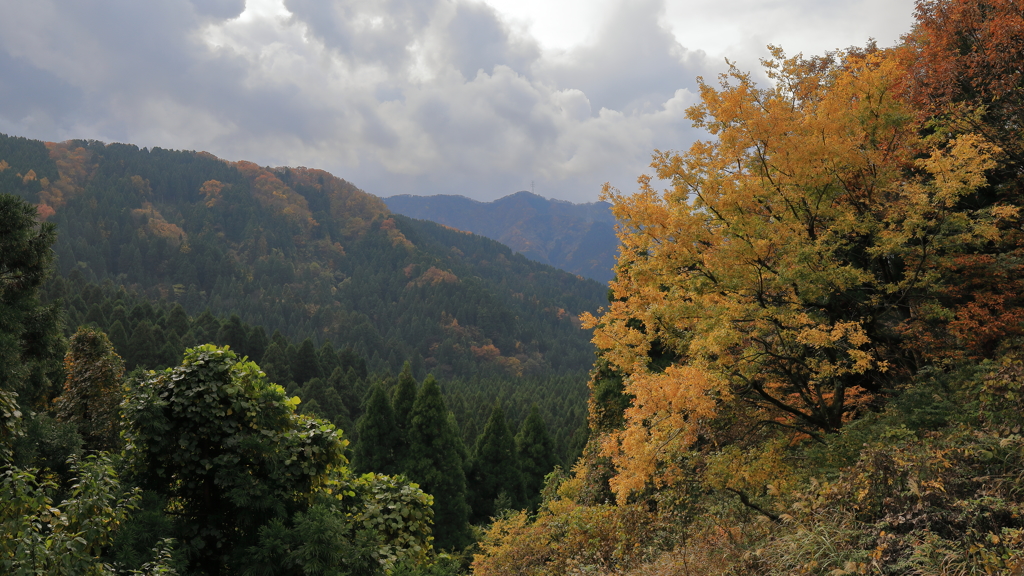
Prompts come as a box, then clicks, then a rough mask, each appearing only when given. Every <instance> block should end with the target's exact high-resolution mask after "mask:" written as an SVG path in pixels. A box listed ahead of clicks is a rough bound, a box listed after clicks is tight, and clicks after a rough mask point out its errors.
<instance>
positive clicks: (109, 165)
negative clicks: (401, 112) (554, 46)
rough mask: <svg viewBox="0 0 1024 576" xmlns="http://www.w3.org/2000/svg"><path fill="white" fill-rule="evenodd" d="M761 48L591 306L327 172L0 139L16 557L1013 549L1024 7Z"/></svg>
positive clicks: (41, 569)
mask: <svg viewBox="0 0 1024 576" xmlns="http://www.w3.org/2000/svg"><path fill="white" fill-rule="evenodd" d="M771 53H772V57H771V58H770V59H767V60H766V61H764V62H763V65H764V66H765V72H766V74H767V76H768V77H769V78H770V80H771V82H769V83H767V84H766V85H758V84H757V83H755V82H754V81H753V79H752V76H751V74H749V73H747V72H745V71H743V70H740V69H738V68H735V67H733V68H731V69H730V71H729V72H728V73H727V74H724V75H722V76H721V77H720V78H719V79H718V82H716V83H713V84H712V83H710V82H707V81H704V80H701V81H700V100H699V102H697V103H696V104H695V105H694V106H692V107H691V108H690V109H689V111H688V115H689V117H690V118H691V119H692V120H693V122H694V124H695V125H696V126H697V127H699V128H702V129H705V130H706V131H707V133H708V138H707V140H705V141H700V142H697V143H695V144H694V145H693V146H692V147H691V148H689V149H688V150H686V151H662V152H656V153H655V155H654V159H653V163H652V167H653V168H654V170H655V171H656V175H657V177H658V178H659V179H660V180H662V181H663V182H664V183H665V184H664V185H656V183H655V179H654V178H653V177H642V178H641V179H640V180H639V182H640V189H639V190H638V191H636V192H634V193H623V192H620V191H618V190H615V189H613V188H610V187H606V189H605V190H604V193H603V198H604V199H605V200H607V201H608V202H609V203H610V204H611V210H612V213H613V214H614V217H615V218H616V219H617V221H618V222H620V223H621V226H620V227H619V228H618V244H619V249H618V257H617V260H616V264H615V277H614V279H613V280H611V281H610V282H609V287H610V290H609V292H608V294H607V299H606V300H605V301H604V302H603V303H600V304H603V306H600V304H599V301H600V300H601V299H602V296H603V294H602V292H603V290H604V288H603V287H601V286H600V285H597V284H594V283H591V282H585V281H582V280H580V279H578V278H576V277H574V276H572V275H569V274H566V273H562V272H559V271H556V270H554V269H553V268H550V267H547V266H543V265H540V264H537V263H534V262H530V261H528V260H527V259H526V258H525V257H523V256H516V255H513V254H512V252H511V250H509V249H508V248H505V247H501V246H500V245H497V244H495V243H493V242H492V241H490V240H488V239H485V238H481V237H479V236H475V235H472V234H468V233H465V232H461V231H459V230H454V229H450V228H446V227H443V226H440V225H436V224H432V223H428V222H423V221H417V220H412V219H409V218H406V217H402V216H397V215H393V214H390V213H389V212H388V211H387V208H386V207H385V206H384V205H383V204H382V203H381V201H379V200H378V199H375V198H374V197H371V196H368V195H365V194H363V193H362V192H360V191H358V190H357V189H355V188H354V187H353V186H351V185H350V184H348V183H346V182H344V181H342V180H339V179H336V178H334V177H332V176H330V175H329V174H327V173H324V172H320V171H316V170H310V169H305V168H294V169H287V168H282V169H274V170H271V169H267V168H261V167H259V166H256V165H253V164H249V163H245V162H239V163H227V162H224V161H221V160H218V159H216V158H213V157H211V156H209V155H207V154H203V153H193V152H171V151H165V150H160V149H154V150H139V149H137V148H135V147H133V146H128V145H121V144H113V145H104V144H101V143H97V142H81V141H72V142H66V143H62V144H44V143H41V142H34V141H29V140H25V139H21V138H15V137H0V187H2V188H0V534H3V535H4V536H5V537H4V538H0V565H2V566H3V569H4V570H7V571H8V572H10V573H13V574H68V575H71V574H76V575H77V574H101V575H121V574H146V575H149V574H163V575H172V574H182V575H220V574H275V575H276V574H281V575H289V576H299V575H309V574H334V575H360V576H363V575H367V576H373V575H395V576H401V575H404V576H454V575H456V574H466V573H472V574H475V575H476V576H506V575H518V576H547V575H555V576H569V575H580V574H589V575H596V576H634V575H635V576H639V575H644V576H702V575H708V576H710V575H736V576H739V575H750V574H754V575H764V576H783V575H786V576H789V575H793V574H800V575H815V576H844V575H854V574H875V575H885V576H889V575H892V576H896V575H901V576H902V575H907V574H911V575H927V576H947V575H951V574H957V575H960V574H965V575H973V574H979V575H980V574H1011V575H1012V574H1021V573H1024V433H1022V430H1024V226H1022V222H1024V220H1022V219H1024V76H1022V75H1021V73H1020V63H1021V61H1022V59H1024V3H1022V2H1021V1H1020V0H984V1H980V2H979V1H976V0H934V1H924V0H922V1H921V2H919V3H918V7H917V12H916V24H915V26H914V28H913V29H912V30H910V31H909V32H908V34H907V35H906V36H904V37H903V40H902V41H901V43H900V44H899V45H897V46H894V47H891V48H879V47H878V46H876V45H874V43H869V44H868V45H866V46H865V47H863V48H857V47H853V48H848V49H845V50H840V51H836V52H833V53H829V54H825V55H822V56H814V57H806V58H805V57H803V56H796V57H787V56H786V55H785V53H784V52H783V51H782V49H781V48H777V47H772V48H771ZM664 186H667V189H665V188H664ZM5 192H6V193H5ZM523 200H524V201H530V198H528V197H527V198H523ZM599 306H600V307H599ZM598 308H599V309H598ZM577 313H579V314H580V315H579V317H577V316H576V314H577ZM580 328H583V330H581V329H580ZM590 330H592V332H589V334H588V331H590ZM581 334H583V336H580V335H581ZM588 335H589V336H590V337H591V338H592V340H591V342H592V345H593V348H596V352H597V356H596V359H593V358H589V359H588V358H586V356H587V355H588V354H589V352H588V348H587V346H585V345H583V344H580V343H579V339H580V338H586V337H587V336H588ZM242 355H247V356H249V358H248V359H246V358H243V357H242ZM254 360H257V361H256V362H254ZM581 366H587V367H589V369H590V371H589V375H590V376H589V400H588V401H587V403H586V410H587V412H586V419H587V426H586V428H585V429H584V428H581V427H578V426H577V425H576V424H577V422H578V421H579V420H580V419H582V417H583V413H582V411H583V407H582V405H583V401H584V397H585V395H586V391H584V390H583V388H582V387H583V383H582V381H581V380H580V379H579V375H580V373H581V368H580V367H581ZM339 427H340V428H339ZM577 455H579V456H578V457H577Z"/></svg>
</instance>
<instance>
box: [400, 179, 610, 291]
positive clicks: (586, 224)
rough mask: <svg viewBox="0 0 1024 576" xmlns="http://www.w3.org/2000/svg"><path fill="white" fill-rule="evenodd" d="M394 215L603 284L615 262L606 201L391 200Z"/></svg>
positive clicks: (527, 197)
mask: <svg viewBox="0 0 1024 576" xmlns="http://www.w3.org/2000/svg"><path fill="white" fill-rule="evenodd" d="M384 202H385V203H387V205H388V208H390V209H391V210H392V211H394V212H397V213H399V214H404V215H406V216H411V217H412V218H420V219H423V220H431V221H433V222H437V223H439V224H444V225H446V226H452V227H455V228H458V229H460V230H467V231H469V232H472V233H474V234H480V235H481V236H486V237H488V238H492V239H494V240H497V241H499V242H501V243H502V244H506V245H508V246H509V247H511V248H512V249H513V250H515V251H516V252H519V253H521V254H523V255H524V256H526V257H527V258H530V259H532V260H536V261H538V262H543V263H544V264H550V265H552V266H555V267H557V268H561V269H562V270H566V271H568V272H572V273H573V274H578V275H580V276H585V277H587V278H593V279H594V280H597V281H599V282H607V281H608V280H610V279H611V278H612V272H611V268H612V265H613V264H614V262H615V249H616V247H617V246H618V241H617V240H616V239H615V229H614V228H615V218H614V217H613V216H612V213H611V211H610V210H609V204H608V203H606V202H592V203H589V204H573V203H571V202H563V201H559V200H548V199H546V198H542V197H540V196H537V195H536V194H531V193H529V192H516V193H515V194H511V195H509V196H505V197H504V198H500V199H498V200H495V201H493V202H478V201H476V200H472V199H470V198H466V197H465V196H448V195H438V196H410V195H402V196H392V197H390V198H385V199H384Z"/></svg>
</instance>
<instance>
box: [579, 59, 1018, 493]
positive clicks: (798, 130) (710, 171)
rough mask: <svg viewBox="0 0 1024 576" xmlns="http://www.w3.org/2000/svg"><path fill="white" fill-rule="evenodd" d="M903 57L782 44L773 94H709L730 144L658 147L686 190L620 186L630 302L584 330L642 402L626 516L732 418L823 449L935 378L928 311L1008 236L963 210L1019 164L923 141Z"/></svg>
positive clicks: (619, 282) (622, 482)
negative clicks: (964, 262) (920, 368)
mask: <svg viewBox="0 0 1024 576" xmlns="http://www.w3.org/2000/svg"><path fill="white" fill-rule="evenodd" d="M901 54H902V53H901V52H900V51H899V50H898V49H894V50H875V49H873V48H872V49H868V50H863V51H848V52H845V53H840V54H833V55H830V56H828V57H824V58H815V59H811V60H805V59H802V58H800V57H797V58H788V59H787V58H785V56H784V55H783V54H782V52H781V51H780V50H778V49H775V50H774V58H773V59H772V60H769V61H766V62H765V65H766V68H767V72H768V75H769V76H770V78H771V80H772V82H771V85H770V86H768V87H757V86H755V84H754V82H753V81H752V80H751V78H750V76H749V75H748V74H745V73H742V72H740V71H738V70H736V69H735V68H734V69H732V70H731V71H730V72H729V73H728V74H725V75H723V76H722V77H721V82H720V86H718V87H714V86H711V85H709V84H706V83H703V82H702V83H701V103H700V104H698V105H696V106H694V107H693V108H691V109H690V111H689V115H690V118H691V119H692V120H693V121H694V123H695V125H696V126H698V127H702V128H704V129H706V130H707V131H708V132H709V133H710V134H711V135H712V136H713V139H711V140H709V141H702V142H698V143H696V144H694V145H693V146H692V147H691V148H690V149H689V151H688V152H685V153H681V154H680V153H668V152H656V154H655V157H654V162H653V163H652V167H653V168H655V169H656V172H657V176H658V177H659V178H660V179H663V180H667V181H668V182H669V183H670V186H669V188H668V189H667V190H664V191H658V190H656V189H655V187H654V184H653V180H652V179H651V178H650V177H641V178H640V190H639V192H638V193H636V194H632V195H624V194H621V193H619V192H618V191H616V190H614V189H612V188H608V187H606V189H605V192H604V198H605V199H606V200H609V201H611V202H612V203H613V211H614V213H615V216H616V217H617V218H618V219H619V221H620V227H619V239H620V242H621V246H620V254H619V259H618V264H617V270H616V271H617V278H616V279H615V280H614V281H612V283H611V288H612V291H613V296H614V298H613V301H612V303H611V304H610V306H609V308H608V309H606V310H603V311H602V312H601V313H600V317H593V316H590V315H585V316H584V318H583V320H584V323H585V325H586V326H588V327H593V328H596V330H595V333H594V343H595V344H596V345H597V347H598V348H600V349H601V350H602V351H603V356H604V357H605V358H606V359H607V360H608V361H609V362H610V363H611V364H612V365H613V366H614V368H615V369H617V370H618V371H619V372H621V373H622V374H623V375H624V376H625V380H624V389H625V393H626V394H628V395H629V396H630V397H631V398H632V402H631V404H630V406H629V407H628V408H627V409H626V411H625V426H624V428H623V429H621V430H619V431H616V432H613V433H611V434H609V435H608V436H607V437H606V439H605V441H604V443H603V446H602V450H603V452H604V454H605V455H607V456H611V458H612V461H613V463H614V465H615V469H616V470H615V471H616V475H615V476H614V477H613V478H612V480H611V486H612V489H613V490H614V491H615V493H616V496H617V497H618V499H619V500H620V502H624V501H625V500H626V499H627V498H628V497H629V495H630V494H631V493H634V491H637V490H640V489H642V488H644V487H645V486H648V485H652V484H653V485H655V486H658V485H662V484H664V483H668V482H672V481H674V480H676V479H678V478H679V477H680V475H681V474H683V473H684V470H683V469H682V466H681V464H680V462H684V461H685V460H686V459H685V455H686V454H688V453H692V452H693V451H695V450H697V449H699V448H700V447H702V446H707V445H708V444H714V443H715V442H716V438H715V436H714V434H713V433H712V432H711V428H712V427H713V426H714V425H715V423H716V422H718V425H720V423H721V421H722V420H723V419H730V420H731V421H733V422H739V423H741V424H743V425H745V426H748V427H749V429H750V430H755V429H757V428H758V427H764V426H766V425H768V426H775V427H777V428H778V429H779V430H784V431H787V433H788V434H789V435H790V438H791V439H792V438H793V437H797V436H800V435H803V436H804V437H806V436H819V435H821V434H823V433H828V432H833V431H836V430H838V429H839V428H840V427H841V426H843V424H844V423H845V422H847V421H849V419H850V418H852V417H853V416H855V415H856V414H857V412H858V411H860V410H864V409H866V408H867V407H870V406H871V405H872V404H873V403H876V402H879V401H880V398H882V397H884V395H885V394H886V391H887V390H889V389H891V388H892V387H893V386H894V385H895V383H896V382H898V381H899V380H900V379H901V377H902V376H904V375H906V374H908V373H910V372H912V371H913V370H914V369H915V368H916V367H917V365H916V359H915V357H914V356H913V353H911V352H908V351H907V348H905V347H903V346H901V342H902V341H903V340H904V338H905V337H906V334H907V332H906V330H905V326H906V325H907V324H908V322H909V321H911V320H912V319H913V318H915V317H916V316H920V315H929V316H930V317H935V316H936V315H937V316H941V315H942V310H941V309H940V307H939V303H938V301H937V299H936V298H935V294H936V293H937V292H936V291H937V290H939V289H940V288H941V287H942V286H943V283H944V282H947V279H946V278H945V277H944V276H943V274H942V272H941V268H940V267H939V266H937V262H938V261H939V260H941V259H943V258H948V257H949V256H950V255H953V254H957V253H962V252H964V251H970V250H974V249H976V248H977V247H978V246H979V245H981V244H982V243H984V242H987V241H990V240H992V239H993V238H994V237H995V236H996V235H998V233H999V232H998V229H997V227H996V226H995V225H994V223H993V221H992V216H991V214H990V213H988V212H980V211H972V210H971V209H970V208H969V207H965V206H966V204H967V203H965V202H963V199H964V198H965V197H967V196H969V195H971V194H972V193H973V192H975V191H976V189H978V188H979V187H981V186H983V185H984V183H985V173H986V171H988V170H990V169H992V168H993V167H995V166H996V162H997V158H998V155H999V150H998V149H997V148H995V147H994V146H993V145H992V144H989V143H987V142H986V141H985V140H983V139H981V138H979V137H975V136H973V135H970V134H967V135H959V136H955V137H954V136H950V135H948V134H945V133H943V132H942V131H941V130H933V131H930V133H929V135H928V136H923V134H924V133H925V131H923V130H922V129H921V128H922V127H921V126H920V124H919V123H918V120H917V118H918V116H917V115H915V114H914V113H913V110H912V109H910V108H909V106H908V105H907V104H905V103H903V102H901V101H900V100H899V99H898V98H897V96H896V91H895V90H894V86H895V84H896V83H897V82H899V81H900V79H901V78H902V77H903V75H904V74H905V70H904V65H903V63H902V61H901V58H902V56H901ZM654 354H657V355H658V356H664V355H666V354H667V355H668V357H669V358H671V359H672V361H671V363H669V364H668V365H667V367H666V366H665V365H664V362H659V363H652V362H651V357H652V355H654ZM734 428H735V427H734Z"/></svg>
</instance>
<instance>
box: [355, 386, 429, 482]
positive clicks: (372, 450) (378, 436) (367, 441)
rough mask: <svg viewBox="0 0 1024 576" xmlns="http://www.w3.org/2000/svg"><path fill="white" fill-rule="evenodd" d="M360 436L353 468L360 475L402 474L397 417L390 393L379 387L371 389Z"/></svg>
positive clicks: (362, 419)
mask: <svg viewBox="0 0 1024 576" xmlns="http://www.w3.org/2000/svg"><path fill="white" fill-rule="evenodd" d="M356 434H358V435H359V442H358V443H357V444H356V448H355V454H354V455H353V457H352V467H353V468H354V469H355V470H356V472H359V473H366V472H379V473H383V474H395V473H397V472H398V461H397V454H396V452H397V448H398V441H399V439H398V430H397V429H396V428H395V414H394V412H393V411H392V409H391V402H389V401H388V395H387V393H386V392H384V388H383V387H382V386H381V385H380V384H379V383H377V384H374V385H373V388H371V389H370V394H369V397H368V398H367V399H366V411H365V412H364V413H363V416H362V417H361V418H360V419H359V422H358V423H356ZM424 491H426V488H424Z"/></svg>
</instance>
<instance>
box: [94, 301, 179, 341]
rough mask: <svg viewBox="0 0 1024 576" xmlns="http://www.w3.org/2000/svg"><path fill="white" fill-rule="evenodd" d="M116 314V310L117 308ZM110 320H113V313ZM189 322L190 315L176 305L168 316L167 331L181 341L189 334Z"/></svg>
mask: <svg viewBox="0 0 1024 576" xmlns="http://www.w3.org/2000/svg"><path fill="white" fill-rule="evenodd" d="M122 310H123V308H122ZM115 313H116V308H115ZM110 318H111V319H112V320H113V319H114V316H113V313H112V314H111V316H110ZM188 329H189V321H188V314H186V313H185V309H184V308H182V307H181V304H175V305H174V307H173V308H171V311H170V312H168V314H167V331H168V332H169V333H173V334H174V336H175V338H177V339H179V340H180V339H181V337H182V336H184V335H185V334H188Z"/></svg>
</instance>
